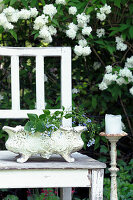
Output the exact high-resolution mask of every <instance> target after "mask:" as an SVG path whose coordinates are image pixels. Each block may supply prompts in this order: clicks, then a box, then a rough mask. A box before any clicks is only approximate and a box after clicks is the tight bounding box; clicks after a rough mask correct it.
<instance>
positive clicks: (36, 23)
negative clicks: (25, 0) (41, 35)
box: [33, 15, 48, 30]
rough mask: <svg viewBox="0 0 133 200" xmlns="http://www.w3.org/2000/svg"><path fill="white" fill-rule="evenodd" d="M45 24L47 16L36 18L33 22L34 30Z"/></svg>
mask: <svg viewBox="0 0 133 200" xmlns="http://www.w3.org/2000/svg"><path fill="white" fill-rule="evenodd" d="M46 23H48V16H45V15H41V16H38V17H37V18H36V19H35V21H34V27H33V28H34V30H39V29H41V28H42V27H43V26H44V25H45V24H46Z"/></svg>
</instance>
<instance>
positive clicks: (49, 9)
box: [43, 4, 57, 18]
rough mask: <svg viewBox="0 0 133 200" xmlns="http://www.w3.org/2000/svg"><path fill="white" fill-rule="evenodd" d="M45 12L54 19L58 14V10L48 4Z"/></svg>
mask: <svg viewBox="0 0 133 200" xmlns="http://www.w3.org/2000/svg"><path fill="white" fill-rule="evenodd" d="M43 12H44V14H45V15H49V16H50V17H51V18H52V17H53V16H54V15H55V14H56V13H57V9H56V7H55V6H54V5H53V4H48V5H45V6H44V7H43Z"/></svg>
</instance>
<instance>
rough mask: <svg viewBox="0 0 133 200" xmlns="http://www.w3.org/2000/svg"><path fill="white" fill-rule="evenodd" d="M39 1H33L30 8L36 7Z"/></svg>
mask: <svg viewBox="0 0 133 200" xmlns="http://www.w3.org/2000/svg"><path fill="white" fill-rule="evenodd" d="M36 3H37V0H31V3H30V6H31V7H32V8H33V7H35V5H36Z"/></svg>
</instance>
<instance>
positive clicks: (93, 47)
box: [92, 47, 106, 67]
mask: <svg viewBox="0 0 133 200" xmlns="http://www.w3.org/2000/svg"><path fill="white" fill-rule="evenodd" d="M92 50H93V52H94V53H95V54H96V56H97V57H98V59H99V60H100V62H101V63H102V64H103V66H104V67H105V66H106V65H105V63H104V62H103V60H102V59H101V57H100V56H99V55H98V53H97V52H96V50H95V49H94V47H92Z"/></svg>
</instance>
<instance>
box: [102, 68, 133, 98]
mask: <svg viewBox="0 0 133 200" xmlns="http://www.w3.org/2000/svg"><path fill="white" fill-rule="evenodd" d="M105 68H106V73H105V75H104V77H103V80H102V82H101V83H100V84H99V89H100V90H106V89H107V88H108V86H109V85H111V84H112V82H116V83H117V84H118V85H122V84H125V85H126V84H129V83H133V74H132V72H131V70H130V69H129V68H128V67H126V66H125V67H124V68H122V69H120V70H119V72H115V73H114V74H113V72H112V66H111V65H108V66H106V67H105ZM132 88H133V87H132ZM129 91H130V93H131V94H132V92H133V89H130V90H129Z"/></svg>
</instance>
